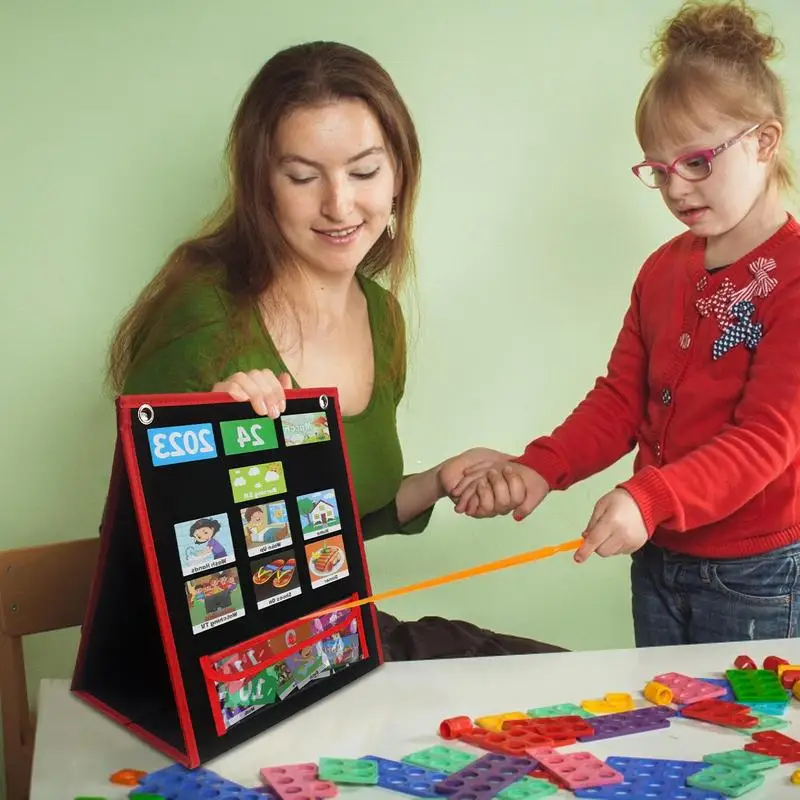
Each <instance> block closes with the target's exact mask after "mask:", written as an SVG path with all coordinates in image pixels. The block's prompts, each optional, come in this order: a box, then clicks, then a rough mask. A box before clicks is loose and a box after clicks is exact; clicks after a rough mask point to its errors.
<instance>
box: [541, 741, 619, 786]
mask: <svg viewBox="0 0 800 800" xmlns="http://www.w3.org/2000/svg"><path fill="white" fill-rule="evenodd" d="M529 754H530V756H531V757H532V758H535V759H536V760H537V761H538V762H539V763H540V764H541V765H542V766H543V767H544V768H545V769H546V770H547V771H548V772H550V773H552V774H553V775H555V776H556V777H557V778H558V779H559V780H560V781H562V782H563V783H564V784H565V785H566V786H567V788H568V789H572V790H573V791H574V790H576V789H591V788H594V787H597V786H612V785H615V784H618V783H622V781H623V780H624V776H623V775H622V773H621V772H617V770H615V769H614V768H613V767H610V766H609V765H608V764H606V763H605V762H603V761H601V760H600V759H599V758H597V757H596V756H593V755H592V754H591V753H586V752H582V753H558V752H556V751H555V750H553V749H551V748H532V749H531V750H530V751H529Z"/></svg>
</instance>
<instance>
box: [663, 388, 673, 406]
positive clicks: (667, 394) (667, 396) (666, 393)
mask: <svg viewBox="0 0 800 800" xmlns="http://www.w3.org/2000/svg"><path fill="white" fill-rule="evenodd" d="M661 402H662V403H663V404H664V405H665V406H668V405H669V404H670V403H671V402H672V392H671V391H670V390H669V389H663V390H662V391H661Z"/></svg>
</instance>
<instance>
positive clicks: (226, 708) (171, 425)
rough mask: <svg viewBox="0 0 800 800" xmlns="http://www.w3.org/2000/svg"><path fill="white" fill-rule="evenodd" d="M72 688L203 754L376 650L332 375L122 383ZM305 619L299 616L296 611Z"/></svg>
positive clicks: (222, 748)
mask: <svg viewBox="0 0 800 800" xmlns="http://www.w3.org/2000/svg"><path fill="white" fill-rule="evenodd" d="M116 408H117V442H116V447H115V453H114V461H113V467H112V471H111V480H110V487H109V492H108V497H107V501H106V505H105V510H104V514H103V521H102V525H101V530H100V537H101V544H100V555H99V558H98V564H97V568H96V574H95V577H94V585H93V587H92V593H91V597H90V601H89V607H88V610H87V614H86V618H85V621H84V625H83V628H82V631H81V641H80V646H79V652H78V658H77V663H76V667H75V673H74V677H73V682H72V692H73V693H74V694H75V695H76V696H78V697H80V698H81V699H83V700H84V701H86V702H87V703H89V704H91V705H92V706H93V707H94V708H95V709H98V710H99V711H100V712H102V713H104V714H106V715H107V716H108V717H110V718H111V719H113V720H115V721H116V722H118V723H119V724H120V725H123V726H125V727H126V728H128V729H129V730H131V731H132V732H133V733H134V734H136V735H138V736H139V737H141V738H142V739H144V740H145V741H147V742H149V743H150V744H151V745H152V746H154V747H155V748H157V749H158V750H160V751H162V752H163V753H164V754H166V755H167V756H168V757H170V758H172V759H173V760H174V761H176V762H178V763H180V764H183V765H184V766H187V767H189V768H193V767H196V766H199V765H200V764H203V763H205V762H206V761H208V760H210V759H212V758H215V757H217V756H219V755H220V754H222V753H223V752H226V751H228V750H230V749H232V748H234V747H236V746H237V745H239V744H241V743H243V742H245V741H247V740H249V739H250V738H252V737H253V736H255V735H257V734H259V733H261V732H262V731H264V730H266V729H268V728H270V727H272V726H274V725H276V724H278V723H280V722H281V721H283V720H285V719H287V718H288V717H291V716H292V715H294V714H296V713H297V712H298V711H300V710H301V709H304V708H306V707H308V706H309V705H311V704H312V703H315V702H317V701H318V700H320V699H322V698H324V697H326V696H328V695H330V694H331V693H333V692H336V691H338V690H339V689H341V688H343V687H344V686H346V685H347V684H349V683H351V682H352V681H354V680H355V679H357V678H359V677H361V676H363V675H365V674H366V673H368V672H370V671H372V670H373V669H375V668H376V667H378V666H379V665H380V664H381V663H382V660H383V656H382V653H381V649H380V639H379V635H378V625H377V615H376V612H375V608H374V606H373V605H372V604H367V605H364V606H363V607H360V608H354V609H350V610H347V611H343V610H340V611H338V612H335V613H331V614H323V615H321V616H315V617H314V618H312V619H302V618H303V617H305V616H306V615H309V614H316V613H318V612H321V611H323V610H324V609H325V608H328V607H332V606H335V605H337V604H341V603H343V602H345V601H347V600H355V599H358V598H359V597H368V596H370V594H371V586H370V580H369V573H368V569H367V564H366V558H365V554H364V544H363V538H362V535H361V529H360V525H359V517H358V512H357V508H356V503H355V497H354V493H353V488H352V482H351V477H350V470H349V464H348V459H347V452H346V448H345V443H344V440H343V436H342V421H341V414H340V410H339V404H338V395H337V392H336V390H335V389H319V390H313V391H312V390H306V389H303V390H292V391H289V392H288V393H287V403H286V411H285V412H284V413H283V414H282V415H281V416H280V417H279V418H278V419H277V420H270V419H269V418H268V417H266V416H263V417H262V416H259V415H257V414H256V413H255V412H254V411H253V408H252V406H251V405H250V404H249V403H241V402H237V401H234V400H232V399H231V398H230V396H229V395H227V394H219V393H203V394H174V395H152V396H150V395H147V396H142V395H136V396H132V395H128V396H122V397H119V398H117V405H116ZM301 619H302V621H301Z"/></svg>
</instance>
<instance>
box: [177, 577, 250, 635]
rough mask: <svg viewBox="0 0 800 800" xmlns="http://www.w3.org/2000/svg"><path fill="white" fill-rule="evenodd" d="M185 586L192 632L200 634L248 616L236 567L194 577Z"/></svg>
mask: <svg viewBox="0 0 800 800" xmlns="http://www.w3.org/2000/svg"><path fill="white" fill-rule="evenodd" d="M185 588H186V602H187V603H188V605H189V616H190V617H191V619H192V631H193V632H194V633H196V634H197V633H202V632H203V631H207V630H210V629H211V628H216V627H217V626H218V625H224V624H225V623H226V622H230V621H231V620H234V619H238V618H239V617H243V616H244V613H245V611H244V602H243V600H242V589H241V586H240V585H239V575H238V573H237V571H236V567H230V568H228V569H223V570H220V571H219V572H212V573H211V574H209V575H203V576H201V577H199V578H191V579H190V580H188V581H186V584H185Z"/></svg>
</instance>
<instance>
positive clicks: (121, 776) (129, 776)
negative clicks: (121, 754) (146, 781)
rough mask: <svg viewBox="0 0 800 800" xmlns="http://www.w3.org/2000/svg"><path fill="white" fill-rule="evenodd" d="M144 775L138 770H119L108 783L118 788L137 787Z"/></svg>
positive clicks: (144, 773)
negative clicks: (116, 785) (114, 784)
mask: <svg viewBox="0 0 800 800" xmlns="http://www.w3.org/2000/svg"><path fill="white" fill-rule="evenodd" d="M146 775H147V773H146V772H142V770H140V769H120V770H117V772H115V773H114V774H113V775H112V776H111V777H110V778H109V781H111V783H116V784H118V785H119V786H138V785H139V782H140V781H141V780H142V778H144V777H145V776H146Z"/></svg>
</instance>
